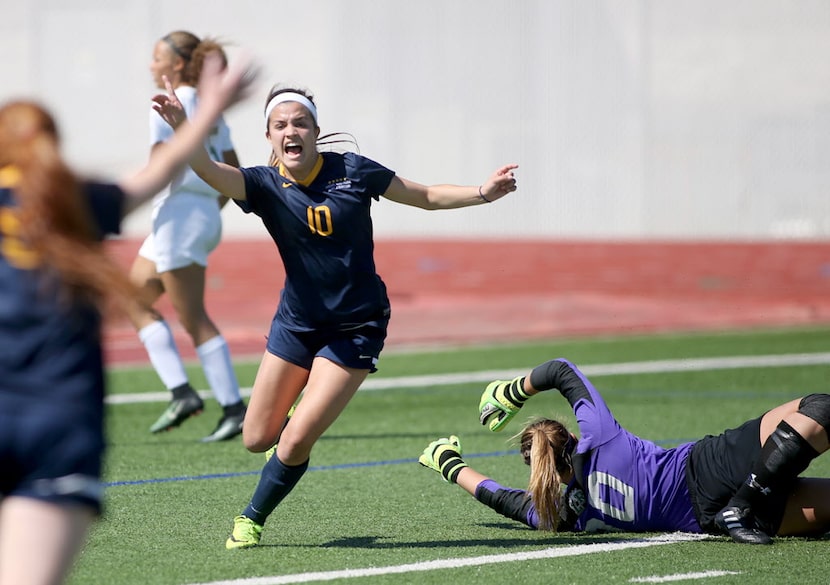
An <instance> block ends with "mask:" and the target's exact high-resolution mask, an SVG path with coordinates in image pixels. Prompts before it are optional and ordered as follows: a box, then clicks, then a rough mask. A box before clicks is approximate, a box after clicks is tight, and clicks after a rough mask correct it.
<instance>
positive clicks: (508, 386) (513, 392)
mask: <svg viewBox="0 0 830 585" xmlns="http://www.w3.org/2000/svg"><path fill="white" fill-rule="evenodd" d="M524 380H525V377H524V376H518V377H516V378H513V379H512V380H509V381H507V380H496V381H495V382H490V384H488V385H487V388H485V389H484V392H483V393H482V394H481V400H480V401H479V403H478V411H479V415H480V416H479V421H480V422H481V424H482V425H485V426H487V427H488V428H489V429H490V430H491V431H493V432H499V431H500V430H502V429H503V428H504V427H505V426H506V425H507V423H509V422H510V420H511V419H512V418H513V417H514V416H516V415H517V414H518V412H519V409H521V408H522V406H523V405H524V403H525V402H526V401H527V399H528V398H530V396H528V395H527V394H526V393H525V391H524V388H523V386H524Z"/></svg>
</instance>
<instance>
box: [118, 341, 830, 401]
mask: <svg viewBox="0 0 830 585" xmlns="http://www.w3.org/2000/svg"><path fill="white" fill-rule="evenodd" d="M826 364H830V353H795V354H785V355H758V356H738V357H714V358H691V359H679V360H654V361H647V362H623V363H618V364H594V365H586V366H579V369H580V370H582V372H583V373H584V374H585V375H586V376H590V377H599V376H617V375H621V374H657V373H662V372H698V371H707V370H732V369H737V368H779V367H787V366H815V365H826ZM577 365H579V364H577ZM532 367H533V366H528V367H526V368H518V369H513V370H485V371H480V372H461V373H457V374H432V375H426V376H400V377H397V378H377V379H372V378H370V379H368V380H366V381H365V382H364V383H363V385H362V386H361V387H360V390H361V391H371V390H389V389H392V388H418V387H425V386H450V385H454V384H469V383H472V382H491V381H493V380H503V379H508V380H509V379H511V378H514V377H516V376H519V375H521V374H525V373H527V372H529V371H530V369H531V368H532ZM199 394H200V395H201V396H202V397H203V398H209V397H211V396H212V394H211V392H210V391H208V390H202V391H200V392H199ZM242 395H243V396H250V395H251V389H250V388H243V389H242ZM169 400H170V393H169V392H148V393H144V394H113V395H111V396H107V398H106V402H107V404H134V403H137V402H168V401H169Z"/></svg>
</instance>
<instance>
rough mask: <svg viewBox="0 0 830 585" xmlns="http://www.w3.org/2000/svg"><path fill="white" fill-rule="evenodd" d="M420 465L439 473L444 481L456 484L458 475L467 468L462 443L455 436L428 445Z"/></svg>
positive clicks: (419, 461)
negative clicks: (462, 453)
mask: <svg viewBox="0 0 830 585" xmlns="http://www.w3.org/2000/svg"><path fill="white" fill-rule="evenodd" d="M418 463H420V464H421V465H423V466H424V467H428V468H429V469H432V470H433V471H437V472H438V473H440V474H441V477H443V478H444V481H448V482H449V483H455V482H456V481H457V480H458V474H459V473H461V470H462V469H464V468H465V467H467V464H466V463H464V460H463V459H462V458H461V441H460V440H459V439H458V437H456V436H455V435H451V436H450V437H449V438H441V439H438V440H436V441H433V442H432V443H430V444H429V445H427V447H426V449H424V452H423V453H421V456H420V457H418Z"/></svg>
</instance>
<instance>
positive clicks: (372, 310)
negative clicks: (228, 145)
mask: <svg viewBox="0 0 830 585" xmlns="http://www.w3.org/2000/svg"><path fill="white" fill-rule="evenodd" d="M168 94H169V98H170V100H169V104H168V105H169V116H168V119H169V121H170V123H171V124H172V125H175V124H176V123H178V120H181V119H182V115H181V108H180V107H178V105H177V103H176V102H177V100H176V98H175V94H174V93H173V92H172V88H170V89H169V90H168ZM265 135H266V137H267V139H268V140H269V142H270V145H271V149H272V156H271V160H272V164H271V165H269V166H260V167H253V168H242V169H237V168H234V167H232V166H229V165H224V164H221V163H217V162H214V161H213V160H211V159H210V157H209V156H208V155H207V153H206V152H204V151H202V152H199V153H197V155H196V157H195V158H194V159H192V160H191V167H192V168H193V170H195V171H196V173H197V174H198V175H199V176H200V177H201V178H202V179H203V180H204V181H205V182H206V183H208V184H209V185H211V186H213V187H214V188H215V189H216V190H217V191H219V192H220V193H222V194H223V195H225V196H227V197H231V198H233V199H234V200H236V201H237V203H238V204H240V206H241V207H242V208H243V209H244V210H246V211H249V212H253V213H255V214H257V215H258V216H260V217H261V218H262V221H263V223H264V224H265V227H266V228H267V229H268V232H269V233H270V234H271V237H273V239H274V242H275V243H276V245H277V248H278V250H279V253H280V256H281V257H282V261H283V264H284V266H285V272H286V277H285V287H284V289H283V291H282V296H281V299H280V303H279V307H278V309H277V312H276V315H275V317H274V320H273V322H272V325H271V331H270V333H269V336H268V341H267V351H266V352H265V354H264V356H263V358H262V362H261V364H260V367H259V372H258V373H257V376H256V380H255V381H254V388H253V392H252V394H251V399H250V402H249V404H248V412H247V414H246V416H245V423H244V426H243V432H242V437H243V441H244V443H245V446H246V447H247V448H248V449H249V450H251V451H255V452H260V451H266V450H268V449H269V448H270V447H272V445H274V443H275V442H276V441H277V440H278V439H279V444H278V446H277V449H276V455H275V456H273V457H271V458H270V459H269V460H268V462H267V463H266V465H265V467H264V468H263V470H262V474H261V477H260V481H259V485H258V486H257V488H256V490H255V492H254V495H253V498H252V499H251V501H250V503H249V504H248V506H247V507H246V508H245V510H244V511H243V512H242V514H241V515H239V516H237V517H236V518H235V520H234V528H233V533H232V534H231V536H230V538H228V540H227V542H226V546H227V548H229V549H234V548H245V547H250V546H256V545H257V544H259V541H260V538H261V534H262V528H263V525H264V524H265V520H266V519H267V518H268V516H269V515H270V514H271V512H273V510H274V509H275V508H276V506H277V505H278V504H279V503H280V501H282V499H283V498H284V497H285V496H286V495H287V494H288V493H289V492H290V491H291V490H292V489H293V488H294V486H295V485H296V483H297V481H299V479H300V477H302V475H303V474H304V473H305V471H306V469H307V467H308V461H309V456H310V454H311V449H312V447H313V446H314V444H315V442H316V441H317V439H318V438H319V437H320V436H321V435H322V434H323V432H324V431H325V430H326V429H327V428H328V427H329V426H330V425H331V424H332V423H333V422H334V421H335V419H337V417H338V416H339V415H340V413H341V412H342V411H343V409H344V408H345V407H346V405H347V404H348V402H349V400H350V399H351V398H352V396H353V395H354V393H355V392H356V391H357V389H358V387H359V386H360V384H361V383H362V382H363V380H364V379H365V378H366V376H367V375H368V374H369V373H370V372H372V371H374V370H375V364H376V362H377V360H378V356H379V355H380V351H381V349H382V348H383V343H384V339H385V337H386V329H387V325H388V323H389V316H390V306H389V299H388V298H387V294H386V287H385V285H384V283H383V281H382V280H381V278H380V276H378V274H377V272H376V271H375V262H374V256H373V248H374V243H373V239H372V220H371V216H370V208H371V203H372V200H373V199H378V198H379V197H385V198H387V199H390V200H392V201H395V202H398V203H403V204H405V205H412V206H415V207H421V208H423V209H449V208H457V207H465V206H469V205H480V204H485V203H490V202H493V201H495V200H497V199H500V198H502V197H504V196H505V195H507V194H508V193H510V192H512V191H514V190H515V189H516V179H515V177H514V175H513V171H514V169H516V168H517V166H516V165H513V164H510V165H505V166H503V167H501V168H499V169H498V170H496V171H495V172H494V173H493V174H492V175H491V176H490V177H489V178H488V179H487V180H486V181H485V182H484V183H483V184H481V185H476V186H458V185H432V186H426V185H421V184H419V183H416V182H414V181H409V180H407V179H404V178H402V177H398V176H397V175H395V173H394V171H391V170H389V169H387V168H386V167H384V166H382V165H380V164H378V163H376V162H374V161H372V160H370V159H368V158H365V157H363V156H360V155H358V154H354V153H350V152H347V153H334V152H320V151H319V150H318V145H317V139H318V137H319V135H320V126H319V124H318V120H317V108H316V106H315V104H314V101H313V99H312V97H311V96H310V95H308V93H307V92H305V91H303V90H299V89H293V88H274V89H272V91H271V92H270V94H269V95H268V99H267V100H266V105H265ZM301 393H302V398H301V399H300V401H299V402H298V403H297V406H296V410H295V412H294V413H293V416H292V417H291V418H290V421H289V422H288V423H287V425H285V428H284V430H282V428H283V424H284V423H285V419H286V415H287V413H288V411H289V409H290V408H291V407H292V405H293V404H294V402H295V401H296V400H297V398H298V397H299V396H300V394H301ZM281 430H282V434H281V435H280V432H281Z"/></svg>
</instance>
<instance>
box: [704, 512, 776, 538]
mask: <svg viewBox="0 0 830 585" xmlns="http://www.w3.org/2000/svg"><path fill="white" fill-rule="evenodd" d="M715 526H717V527H718V528H719V529H720V530H721V531H722V532H724V533H726V534H729V536H730V538H732V540H734V541H735V542H740V543H742V544H772V538H770V536H769V535H768V534H767V533H766V532H763V531H761V530H759V529H758V528H757V527H756V526H755V522H754V521H753V520H752V515H751V514H750V512H749V510H748V509H741V508H739V507H737V506H727V507H726V508H724V509H723V510H721V511H720V512H718V513H717V515H716V516H715Z"/></svg>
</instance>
